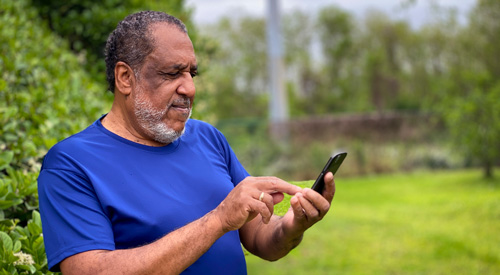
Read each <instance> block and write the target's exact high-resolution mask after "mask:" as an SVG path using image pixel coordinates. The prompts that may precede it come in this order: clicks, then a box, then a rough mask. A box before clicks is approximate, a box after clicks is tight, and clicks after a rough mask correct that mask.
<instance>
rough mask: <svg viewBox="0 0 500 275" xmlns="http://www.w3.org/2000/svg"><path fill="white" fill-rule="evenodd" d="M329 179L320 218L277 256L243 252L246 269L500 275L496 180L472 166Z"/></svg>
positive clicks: (499, 210)
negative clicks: (328, 200)
mask: <svg viewBox="0 0 500 275" xmlns="http://www.w3.org/2000/svg"><path fill="white" fill-rule="evenodd" d="M335 180H336V190H337V192H336V194H335V198H334V200H333V203H332V207H331V209H330V212H329V213H328V214H327V215H326V217H325V218H324V219H323V220H322V221H320V222H319V223H318V224H316V225H315V226H314V227H312V228H310V229H309V230H308V231H306V233H305V234H304V239H303V240H302V243H301V244H300V245H299V246H298V247H297V248H295V249H294V250H293V251H292V252H290V253H289V254H288V255H287V256H286V257H284V258H283V259H280V260H278V261H276V262H266V261H263V260H261V259H259V258H257V257H255V256H252V255H249V256H247V257H246V258H247V266H248V273H249V274H389V273H391V274H393V273H395V274H401V273H402V274H497V273H499V272H500V256H499V255H500V246H498V243H499V242H500V236H499V235H498V234H497V232H498V230H499V229H500V220H499V219H498V217H499V215H500V201H499V200H498V198H499V196H500V188H499V186H500V185H499V180H498V179H497V180H487V179H481V171H480V170H478V169H474V170H454V171H450V170H447V171H433V172H419V173H411V174H395V175H379V176H368V177H356V178H345V177H337V178H336V179H335ZM296 184H297V185H300V186H303V187H309V186H311V184H312V182H311V181H307V182H297V183H296ZM289 198H290V197H289V196H286V197H285V200H284V201H283V202H282V203H281V204H284V206H283V207H281V208H279V209H275V212H277V213H279V214H284V211H286V209H287V208H288V200H289ZM278 205H279V204H278Z"/></svg>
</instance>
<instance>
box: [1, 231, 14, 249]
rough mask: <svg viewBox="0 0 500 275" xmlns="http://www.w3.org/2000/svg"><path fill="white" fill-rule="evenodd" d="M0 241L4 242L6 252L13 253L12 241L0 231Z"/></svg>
mask: <svg viewBox="0 0 500 275" xmlns="http://www.w3.org/2000/svg"><path fill="white" fill-rule="evenodd" d="M0 240H2V247H3V250H4V251H5V252H8V251H10V252H12V248H13V245H12V239H11V238H10V237H9V235H7V233H5V232H3V231H0Z"/></svg>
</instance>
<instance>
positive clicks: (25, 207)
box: [0, 0, 109, 274]
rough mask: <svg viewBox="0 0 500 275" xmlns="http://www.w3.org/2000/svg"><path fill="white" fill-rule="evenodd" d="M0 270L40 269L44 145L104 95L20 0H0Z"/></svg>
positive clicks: (86, 117) (82, 120)
mask: <svg viewBox="0 0 500 275" xmlns="http://www.w3.org/2000/svg"><path fill="white" fill-rule="evenodd" d="M0 6H1V7H2V9H1V10H0V25H1V26H2V28H0V73H1V77H0V125H1V128H0V230H1V231H0V240H1V241H0V242H1V243H0V263H1V264H0V273H1V274H34V273H38V274H47V273H49V271H48V270H47V260H46V258H45V251H44V246H43V236H42V234H41V221H40V218H39V214H38V212H36V210H37V209H38V195H37V183H36V178H37V176H38V172H39V170H40V163H41V160H42V158H43V156H44V155H45V153H46V152H47V150H48V148H50V147H51V146H52V145H54V144H55V143H56V142H57V141H59V139H62V138H63V137H66V136H69V135H71V134H73V133H75V132H77V131H79V130H81V129H83V128H84V127H86V126H87V125H89V124H90V123H91V122H92V121H93V120H95V119H96V118H97V117H98V116H99V114H101V113H103V110H104V107H105V105H106V104H107V102H109V100H108V99H106V98H105V96H107V93H106V92H105V91H106V89H105V86H104V85H103V84H104V83H96V82H95V81H94V80H93V79H92V78H91V77H90V76H89V75H88V74H87V73H86V72H85V71H84V70H83V69H82V66H81V63H82V60H79V58H78V56H75V55H74V54H73V53H72V52H71V51H70V49H69V46H68V43H67V42H66V41H65V40H63V39H61V38H60V37H58V36H55V35H53V34H52V33H51V32H50V30H49V29H48V27H47V26H46V25H44V23H43V22H42V21H41V20H40V19H39V18H38V14H37V11H36V10H35V9H34V8H32V7H30V6H29V5H28V2H27V0H20V1H7V0H0Z"/></svg>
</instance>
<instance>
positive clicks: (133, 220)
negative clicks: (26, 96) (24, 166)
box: [38, 119, 248, 274]
mask: <svg viewBox="0 0 500 275" xmlns="http://www.w3.org/2000/svg"><path fill="white" fill-rule="evenodd" d="M247 176H248V173H247V172H246V171H245V169H244V168H243V166H242V165H241V164H240V162H239V161H238V159H237V158H236V156H235V155H234V152H233V151H232V150H231V148H230V147H229V145H228V143H227V141H226V139H225V138H224V136H223V135H222V134H221V133H220V132H219V131H218V130H217V129H215V128H214V127H212V126H211V125H209V124H207V123H204V122H201V121H197V120H193V119H190V120H188V122H187V123H186V131H185V134H184V135H183V136H182V137H181V138H179V139H178V140H177V141H175V142H173V143H171V144H169V145H167V146H163V147H151V146H145V145H141V144H138V143H134V142H132V141H129V140H127V139H124V138H122V137H120V136H118V135H115V134H114V133H112V132H110V131H108V130H107V129H105V128H104V127H103V126H102V124H101V122H100V119H99V120H97V121H96V122H94V123H93V124H92V125H91V126H89V127H88V128H87V129H85V130H84V131H82V132H80V133H78V134H76V135H73V136H71V137H69V138H67V139H65V140H63V141H61V142H60V143H58V144H56V145H55V146H54V147H53V148H51V149H50V151H49V152H48V153H47V155H46V156H45V159H44V161H43V165H42V169H41V171H40V176H39V178H38V192H39V200H40V213H41V216H42V222H43V234H44V242H45V249H46V253H47V258H48V262H49V267H50V269H51V270H58V269H59V263H60V262H61V261H62V260H63V259H65V258H67V257H69V256H71V255H74V254H77V253H80V252H84V251H88V250H95V249H104V250H114V249H126V248H133V247H137V246H141V245H145V244H148V243H151V242H154V241H155V240H157V239H159V238H161V237H163V236H164V235H166V234H168V233H169V232H171V231H173V230H176V229H178V228H180V227H182V226H184V225H186V224H188V223H189V222H192V221H194V220H196V219H198V218H200V217H202V216H203V215H205V214H206V213H208V212H210V211H211V210H213V209H215V208H216V207H217V206H218V205H219V203H220V202H221V201H222V200H223V199H224V198H225V197H226V196H227V194H228V193H229V192H230V191H231V190H232V189H233V188H234V186H235V185H236V184H238V183H239V182H240V181H241V180H243V179H244V178H245V177H247ZM221 272H223V273H226V274H245V273H246V264H245V258H244V255H243V251H242V248H241V244H240V239H239V235H238V231H231V232H228V233H227V234H225V235H224V236H223V237H221V238H220V239H218V240H217V241H216V242H215V243H214V244H213V245H212V247H211V248H210V249H209V250H208V251H207V252H206V253H205V254H204V255H203V256H202V257H201V258H199V259H198V260H197V261H196V262H195V263H194V264H193V265H192V266H190V267H189V268H188V269H186V270H185V273H192V274H211V273H213V274H220V273H221Z"/></svg>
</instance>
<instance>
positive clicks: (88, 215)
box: [38, 167, 115, 271]
mask: <svg viewBox="0 0 500 275" xmlns="http://www.w3.org/2000/svg"><path fill="white" fill-rule="evenodd" d="M38 193H39V202H40V214H41V217H42V226H43V234H44V236H43V237H44V243H45V250H46V253H47V258H48V263H49V269H50V270H51V271H59V263H60V262H61V261H62V260H64V259H65V258H67V257H69V256H72V255H74V254H77V253H81V252H84V251H89V250H95V249H103V250H114V249H115V245H114V238H113V232H112V227H111V223H110V221H109V219H108V217H107V216H106V215H105V214H104V212H103V210H102V207H101V205H100V203H99V201H98V199H97V197H96V195H95V192H94V190H93V188H92V186H91V184H89V183H88V181H87V180H86V178H85V176H84V175H81V174H78V173H76V172H75V171H70V170H64V169H51V168H44V167H42V170H41V172H40V175H39V177H38Z"/></svg>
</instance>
